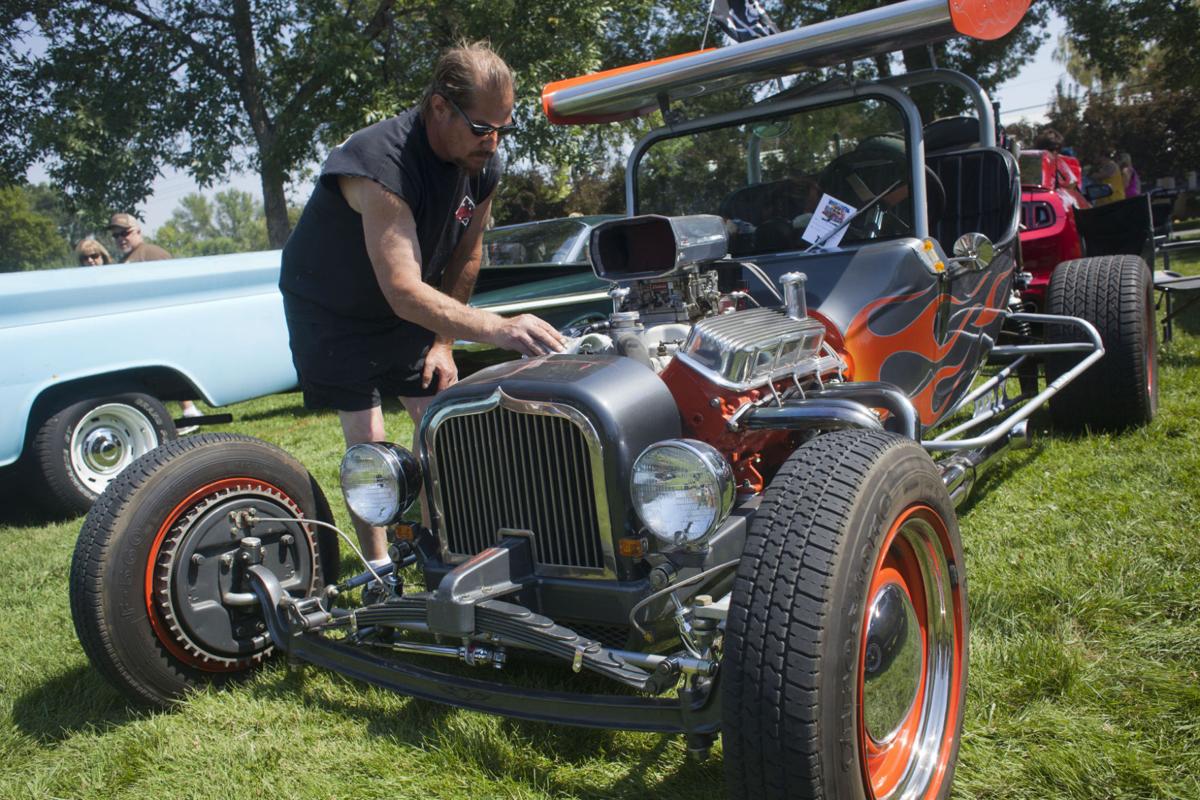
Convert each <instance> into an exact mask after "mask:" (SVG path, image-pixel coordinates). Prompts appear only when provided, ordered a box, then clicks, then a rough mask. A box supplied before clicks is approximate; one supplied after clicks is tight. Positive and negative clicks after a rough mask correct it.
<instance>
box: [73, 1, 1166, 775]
mask: <svg viewBox="0 0 1200 800" xmlns="http://www.w3.org/2000/svg"><path fill="white" fill-rule="evenodd" d="M1026 7H1027V3H1026V2H1012V3H1004V2H999V3H997V2H986V3H985V2H979V3H974V2H967V1H966V0H952V1H951V2H947V0H907V1H906V2H900V3H895V4H892V5H888V6H884V7H882V8H878V9H874V10H871V11H866V12H862V13H860V14H855V15H853V16H850V17H846V18H842V19H837V20H833V21H831V22H827V23H822V24H820V25H814V26H810V27H806V28H800V29H796V30H793V31H788V32H785V33H781V34H777V35H775V36H771V37H768V38H765V39H760V40H756V41H752V42H747V43H743V44H739V45H736V46H731V47H727V48H722V49H717V50H708V51H702V52H699V53H694V54H689V55H686V56H681V57H677V58H674V59H669V60H663V61H658V62H651V63H649V64H646V65H642V66H638V67H634V68H627V69H624V70H619V71H616V72H611V73H599V74H596V75H590V76H586V77H583V78H578V79H574V80H570V81H563V82H560V83H555V84H551V85H550V86H548V87H546V89H545V91H544V93H543V102H544V106H545V109H546V111H547V113H548V114H549V116H550V118H551V119H552V120H554V121H556V122H560V123H567V124H570V123H578V122H599V121H604V120H610V119H616V118H620V117H623V116H629V115H632V114H638V113H644V112H646V111H648V110H652V109H655V108H661V109H662V110H663V111H664V112H666V113H665V114H664V116H665V118H666V120H667V122H666V125H665V126H664V127H662V128H660V129H658V130H655V131H654V132H652V133H650V134H648V135H647V136H646V137H645V138H643V139H642V140H641V141H640V142H639V143H638V144H637V145H636V146H635V148H634V150H633V153H632V155H631V157H630V160H629V169H628V171H627V174H628V176H629V177H628V184H627V200H628V209H629V212H630V214H631V216H629V217H628V218H622V219H617V220H611V221H608V222H605V223H603V224H601V225H599V226H598V227H597V228H596V229H595V230H594V231H592V234H591V248H590V257H591V262H592V266H593V269H594V271H595V273H596V276H597V277H599V278H601V279H604V280H607V281H611V282H613V283H615V284H616V287H615V288H614V289H613V290H612V292H611V299H612V312H611V313H610V314H609V315H608V318H607V319H605V320H603V321H602V322H598V323H596V324H594V325H591V326H589V327H588V328H585V329H583V330H581V331H580V335H579V336H578V337H576V338H574V339H573V340H572V342H571V346H570V348H569V352H566V353H563V354H557V355H551V356H546V357H542V358H536V359H528V360H522V361H515V362H509V363H506V364H500V365H496V366H494V367H491V368H489V369H486V370H484V371H482V372H479V373H477V374H475V375H473V376H471V377H470V378H469V379H467V380H464V381H462V382H461V383H460V384H458V385H457V386H454V387H453V388H451V389H449V390H447V391H446V392H444V393H442V394H441V395H439V396H438V397H437V399H436V400H435V401H434V402H433V404H432V405H431V407H430V409H429V411H428V413H427V414H426V416H425V417H424V419H423V421H422V422H421V424H420V426H419V430H418V442H419V444H418V447H417V451H416V452H415V453H414V452H410V451H408V450H406V449H405V448H402V447H400V446H397V445H394V444H390V443H384V442H380V443H375V444H367V445H358V446H355V447H353V448H351V449H350V450H349V451H348V452H347V453H346V456H345V458H344V460H343V462H342V465H341V483H342V489H343V493H344V495H345V499H346V501H347V504H348V505H349V507H350V508H351V510H352V512H353V513H354V514H355V515H357V516H358V517H360V518H361V519H363V520H365V521H368V522H370V523H372V524H378V525H391V526H393V532H394V541H393V545H392V547H391V551H390V552H391V556H392V562H393V563H392V565H391V567H390V568H388V569H386V570H374V571H371V570H368V571H367V572H364V573H362V574H359V575H354V576H353V577H350V578H348V579H345V580H341V581H340V582H339V576H338V574H337V564H338V562H337V557H336V538H335V537H336V536H337V533H338V532H337V531H336V529H335V528H334V527H333V525H332V521H331V516H330V512H329V507H328V505H327V503H326V500H325V498H324V497H323V495H322V493H321V491H320V489H319V487H318V486H317V484H316V483H315V481H314V480H313V478H312V477H311V476H310V474H309V473H308V471H307V470H306V469H305V467H304V466H302V465H301V464H300V463H298V462H297V461H296V460H295V459H294V458H292V457H291V456H289V455H287V454H285V453H283V452H281V451H280V450H278V449H277V448H275V447H274V446H272V445H269V444H267V443H265V442H261V441H257V440H254V439H250V438H246V437H238V436H229V435H222V434H210V435H204V436H197V437H190V438H188V439H187V440H184V441H179V442H175V443H171V444H168V445H166V446H165V447H163V448H160V449H158V450H155V451H153V452H151V453H149V454H147V455H146V456H145V457H143V458H142V459H141V460H139V461H138V462H136V463H135V464H134V465H133V466H132V467H131V468H130V469H129V470H127V471H126V472H125V473H123V474H122V475H121V477H120V478H119V479H118V480H117V481H115V482H114V483H113V484H112V485H111V486H110V487H109V489H108V490H107V491H106V492H105V493H104V495H103V496H102V497H101V498H100V500H99V502H98V503H97V504H96V505H95V507H94V508H93V509H92V512H91V514H90V515H89V516H88V519H87V521H86V523H85V524H84V526H83V530H82V531H81V534H80V537H79V541H78V545H77V548H76V551H75V556H74V560H73V563H72V569H71V579H70V580H71V607H72V613H73V617H74V621H75V626H76V630H77V632H78V635H79V638H80V641H81V643H82V644H83V647H84V649H85V651H86V652H87V654H88V655H89V657H90V659H91V661H92V662H93V664H94V665H95V666H96V668H97V669H99V670H100V671H101V672H103V674H104V675H105V676H106V677H107V678H109V679H110V680H111V681H112V683H113V684H114V685H116V686H117V687H119V688H120V689H121V690H122V691H124V692H125V693H126V694H127V695H129V696H130V697H132V698H136V699H138V700H142V701H146V702H149V703H155V704H167V703H170V702H172V701H174V700H177V699H178V698H181V697H183V696H185V695H186V693H187V692H188V691H189V690H190V689H192V688H194V687H197V686H201V685H207V684H214V683H216V684H219V683H222V682H224V681H227V680H229V679H231V678H234V677H236V676H238V675H240V674H243V673H246V672H247V671H249V670H251V669H253V668H254V667H255V666H256V665H258V664H259V663H261V662H262V661H263V660H264V659H265V658H267V657H268V656H269V655H270V654H271V653H272V652H283V653H286V654H287V657H288V658H289V659H290V660H293V661H297V662H305V663H311V664H316V665H321V666H325V667H328V668H331V669H334V670H337V671H338V672H340V673H343V674H346V675H349V676H353V677H355V678H358V679H360V680H363V681H367V682H369V683H373V684H376V685H378V686H383V687H388V688H391V689H394V690H396V691H399V692H403V693H406V694H409V695H412V696H414V697H418V698H425V699H429V700H435V701H439V702H442V703H448V704H451V705H455V706H460V707H464V708H471V709H478V710H484V711H490V712H494V713H498V714H505V715H509V716H512V717H517V718H522V719H528V720H540V721H546V722H555V723H565V724H570V725H582V726H597V727H611V728H626V729H632V730H641V731H660V732H667V733H680V734H684V735H685V736H686V740H687V744H688V747H689V750H690V751H691V752H693V753H694V754H696V755H697V756H702V755H703V754H705V753H707V752H708V751H709V749H710V747H711V746H712V745H713V743H714V742H715V740H716V737H717V736H718V735H720V737H721V739H722V749H723V756H724V765H725V774H726V784H727V790H728V793H729V795H730V796H733V797H754V798H782V797H824V798H885V797H887V798H901V797H903V798H918V797H919V798H933V797H938V798H942V797H946V796H947V795H948V794H949V792H950V786H951V781H952V776H953V772H954V768H955V763H956V757H957V753H958V749H959V741H960V737H961V731H962V723H963V707H964V701H965V697H966V685H967V651H968V625H969V622H968V610H967V564H966V563H965V562H964V559H963V549H962V544H961V540H960V535H959V527H958V522H957V520H956V517H955V507H956V505H957V504H959V503H961V502H962V500H963V499H964V498H965V497H967V496H968V494H969V493H970V491H971V489H972V487H973V486H974V484H975V481H976V479H977V477H978V476H979V474H980V471H981V470H983V469H984V468H985V467H986V465H988V464H989V463H990V462H991V461H992V460H993V459H994V458H996V457H997V456H998V455H999V454H1001V453H1002V452H1003V451H1005V450H1006V449H1007V448H1009V447H1012V446H1020V445H1022V444H1024V443H1026V442H1027V441H1028V436H1029V427H1028V425H1027V421H1028V418H1029V417H1030V415H1031V414H1033V413H1034V412H1035V411H1036V410H1037V409H1038V408H1039V407H1041V406H1043V405H1044V404H1046V403H1047V402H1048V403H1050V404H1051V406H1052V408H1055V409H1057V411H1058V413H1057V414H1056V419H1060V420H1061V421H1062V422H1063V423H1064V424H1068V425H1071V426H1089V427H1123V426H1128V425H1137V424H1141V423H1144V422H1146V421H1148V420H1149V419H1150V418H1151V417H1152V416H1153V414H1154V409H1155V380H1154V364H1155V361H1154V359H1155V353H1154V350H1153V347H1152V341H1153V340H1152V338H1149V337H1148V334H1149V332H1150V331H1151V330H1152V328H1153V307H1152V305H1151V304H1150V287H1149V275H1148V274H1147V271H1146V269H1145V266H1144V265H1142V264H1140V262H1138V263H1135V262H1133V261H1126V260H1119V261H1114V260H1106V259H1101V260H1097V261H1088V260H1082V261H1075V262H1071V263H1068V264H1066V265H1064V266H1062V267H1059V269H1058V270H1057V271H1056V273H1055V276H1054V279H1053V280H1052V281H1051V284H1050V286H1049V288H1048V290H1047V292H1048V295H1049V306H1050V307H1051V308H1052V309H1054V310H1055V313H1039V314H1034V313H1025V312H1022V311H1020V310H1018V309H1019V307H1020V299H1019V297H1018V296H1017V294H1016V292H1015V286H1014V282H1015V276H1016V273H1017V248H1018V240H1017V231H1018V224H1019V222H1020V199H1021V198H1020V186H1019V179H1018V174H1017V169H1016V164H1015V162H1014V160H1013V158H1012V156H1011V155H1010V154H1009V153H1008V152H1007V151H1005V150H1003V149H1000V148H997V147H996V146H995V125H994V120H993V116H992V111H991V105H990V103H989V102H988V99H987V97H986V95H985V93H984V92H983V91H982V89H981V88H980V87H979V86H978V85H977V84H976V83H975V82H974V81H973V80H971V79H970V78H968V77H966V76H964V75H961V74H959V73H956V72H952V71H949V70H943V69H933V70H928V71H924V72H918V73H909V74H905V75H900V76H897V77H891V78H885V79H881V80H874V81H856V80H850V79H841V78H836V77H835V78H834V79H832V80H826V81H823V82H821V83H816V84H813V83H804V82H799V81H797V82H795V83H793V84H792V85H788V83H787V81H777V80H776V78H778V77H779V76H786V75H792V74H794V73H797V72H798V71H800V70H802V69H805V68H812V67H823V66H827V65H830V64H840V63H843V62H846V61H849V60H850V59H852V58H855V57H861V56H867V55H872V54H876V53H881V52H886V51H889V50H892V49H895V48H896V47H898V46H901V45H904V46H911V45H913V44H914V43H921V42H929V41H936V40H939V39H943V38H946V37H948V36H951V35H955V34H956V33H962V34H967V35H973V36H980V37H995V36H999V35H1001V34H1003V33H1004V32H1006V31H1007V30H1009V29H1011V28H1012V26H1013V25H1015V24H1016V22H1017V21H1018V20H1019V18H1020V17H1021V15H1022V14H1023V13H1024V11H1025V9H1026ZM763 79H766V80H767V83H765V84H762V83H760V84H758V85H757V88H754V89H752V90H749V91H751V92H752V94H751V95H749V101H748V102H747V103H746V104H744V105H743V106H741V107H739V108H737V109H736V110H733V111H724V112H717V113H713V114H709V115H707V116H698V117H692V118H687V117H686V116H685V113H686V112H684V111H683V110H682V109H681V106H680V105H679V103H678V102H677V101H678V100H679V99H680V98H689V99H690V101H694V102H698V103H699V104H701V105H702V104H703V102H702V101H703V100H704V99H705V98H708V97H710V95H711V93H712V92H715V91H717V90H722V89H727V90H731V91H738V90H739V87H744V85H745V84H747V83H748V82H751V81H761V80H763ZM929 83H941V84H945V85H948V86H951V87H957V88H958V89H960V90H963V91H965V92H966V94H967V96H968V97H969V98H970V103H971V105H972V106H973V107H974V112H975V116H973V117H969V118H965V119H966V120H967V121H968V122H967V124H965V125H963V124H959V125H957V129H958V130H960V131H961V130H963V129H966V130H968V131H969V132H970V136H971V138H970V140H969V141H959V142H957V143H948V142H946V141H944V140H943V141H942V142H941V145H940V146H939V148H937V149H936V151H935V150H934V149H933V148H930V149H929V150H928V151H927V149H926V141H925V129H924V126H923V124H922V118H921V116H920V112H919V110H918V108H917V107H916V105H915V104H914V102H913V100H912V99H911V97H910V95H909V94H908V92H907V89H909V88H911V87H913V86H917V85H926V84H929ZM689 107H691V106H690V105H689V106H684V107H683V108H689ZM681 112H682V113H681ZM800 270H803V272H801V271H800ZM1097 372H1099V373H1100V374H1101V375H1102V378H1101V379H1093V378H1092V375H1093V373H1097ZM1089 380H1092V381H1093V383H1092V384H1090V385H1089V388H1087V389H1085V390H1084V391H1071V390H1072V389H1076V388H1077V387H1078V385H1079V384H1081V383H1083V382H1085V381H1089ZM1097 387H1102V391H1097ZM422 491H423V493H424V498H425V508H426V509H427V511H428V514H429V526H428V527H426V526H425V525H423V524H417V523H412V522H406V521H404V520H403V519H402V515H403V513H404V511H405V509H406V508H408V507H409V506H410V504H411V503H413V501H414V500H415V499H416V498H417V496H418V494H419V493H421V492H422ZM347 541H349V540H347ZM368 583H372V584H373V585H374V586H376V587H378V586H382V587H384V592H383V597H382V599H380V598H379V596H378V593H377V592H372V594H374V595H376V598H375V599H374V600H373V601H372V602H370V603H368V604H361V603H356V602H354V600H353V598H351V599H347V593H349V592H351V591H352V590H353V589H355V588H356V587H359V586H363V585H364V584H368ZM414 584H415V585H414ZM521 657H536V658H538V659H540V660H542V661H549V662H550V663H551V665H557V669H560V670H563V671H564V672H565V670H567V669H570V670H573V671H574V672H586V673H590V674H591V675H592V676H594V677H593V678H592V679H591V680H587V681H584V683H583V685H584V686H586V687H587V690H586V691H577V692H570V691H558V690H556V691H550V690H547V689H545V688H543V687H540V686H537V685H529V683H528V682H527V681H522V680H521V679H522V678H528V675H527V674H522V675H516V676H514V675H510V674H509V672H506V671H505V669H504V668H505V666H506V665H507V664H508V663H509V662H510V661H511V660H516V659H518V658H521ZM438 658H441V659H444V660H445V662H461V663H460V664H459V665H455V666H454V667H453V668H450V664H449V663H447V664H446V668H437V667H435V666H433V665H434V664H435V663H436V659H438ZM461 664H466V665H471V666H474V667H477V668H479V669H480V670H484V671H486V673H487V675H486V677H475V676H472V675H468V674H464V673H465V672H467V671H468V670H467V669H466V668H464V667H462V666H461ZM550 668H555V667H554V666H551V667H550ZM567 674H569V673H567ZM595 676H598V677H595ZM581 678H582V676H581ZM601 681H607V684H608V685H610V686H611V687H612V688H611V689H609V690H607V691H597V690H596V686H597V683H598V682H601Z"/></svg>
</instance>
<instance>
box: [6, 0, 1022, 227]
mask: <svg viewBox="0 0 1200 800" xmlns="http://www.w3.org/2000/svg"><path fill="white" fill-rule="evenodd" d="M880 4H881V3H880V2H878V0H848V2H841V3H833V2H824V3H821V2H818V3H801V2H799V1H798V0H782V2H776V3H769V4H768V6H769V10H770V11H771V12H772V14H773V16H774V17H775V18H776V19H777V20H778V21H779V22H780V23H781V25H782V26H784V27H793V26H796V25H800V24H806V23H811V22H817V21H820V20H824V19H829V18H831V17H834V16H841V15H844V14H846V13H849V12H852V11H856V10H862V9H864V8H868V7H873V6H876V5H880ZM1039 9H1041V5H1040V4H1035V7H1034V9H1033V10H1032V11H1031V12H1030V15H1029V18H1028V19H1027V21H1026V22H1025V23H1023V24H1022V26H1021V27H1020V28H1019V29H1018V31H1017V32H1015V33H1014V34H1011V35H1010V36H1009V37H1007V38H1006V39H1004V40H1001V41H999V42H994V43H978V42H962V41H959V42H953V43H950V44H948V45H944V46H941V47H940V48H939V61H940V63H943V64H947V65H950V66H957V67H960V68H963V69H965V70H966V71H968V72H971V73H973V74H975V75H977V76H978V77H979V78H980V80H981V82H982V83H983V84H984V86H985V87H989V88H990V87H991V86H994V85H995V84H996V83H998V82H1000V81H1002V80H1004V79H1006V78H1007V77H1009V76H1011V75H1012V74H1013V73H1014V72H1015V70H1016V69H1017V68H1018V67H1019V65H1020V64H1021V63H1023V61H1024V60H1025V59H1026V58H1027V57H1028V55H1029V54H1030V53H1031V52H1032V50H1033V48H1034V47H1035V46H1036V44H1037V41H1038V36H1039V30H1040V27H1041V24H1042V22H1043V21H1044V11H1042V10H1039ZM706 12H707V4H706V3H703V2H696V0H624V1H623V2H620V3H618V2H615V1H610V2H594V0H593V1H590V2H589V1H586V0H460V1H459V2H454V3H444V2H434V0H228V2H226V1H225V0H170V1H169V2H157V1H154V0H14V2H11V3H8V4H6V5H5V7H4V10H2V11H0V89H3V90H4V92H5V95H6V98H7V100H8V102H7V104H0V151H2V152H0V177H2V176H4V175H6V176H7V177H8V179H9V180H17V179H19V178H20V177H21V176H22V175H23V173H24V170H25V169H26V167H27V166H28V165H29V164H31V163H34V162H36V161H45V162H46V163H47V165H48V170H49V173H50V175H51V177H52V178H53V180H54V181H55V183H56V184H57V185H59V186H61V187H62V188H63V189H64V191H65V192H66V193H67V195H68V197H69V198H70V201H71V203H72V204H73V206H74V207H76V208H79V209H82V210H83V211H84V214H85V216H88V217H95V216H98V215H100V214H101V213H103V212H106V211H111V210H113V209H122V210H128V209H133V208H135V207H136V206H137V205H139V204H140V203H141V202H142V201H144V199H145V198H146V197H147V196H148V194H149V192H150V186H151V183H152V181H153V180H154V178H155V177H156V176H157V175H158V174H159V171H160V170H161V169H162V168H163V167H165V166H171V167H175V168H178V169H181V170H184V171H186V172H187V173H188V174H189V175H191V176H192V177H193V178H194V179H195V180H196V181H197V182H198V183H200V184H201V185H202V186H206V185H210V184H212V183H214V182H216V181H219V180H221V179H223V178H224V177H225V176H226V175H227V174H228V173H229V172H230V171H236V170H243V169H253V170H255V171H257V172H258V174H259V175H260V177H261V182H262V190H263V198H264V203H265V209H266V218H267V231H268V241H269V242H270V244H272V245H273V246H279V245H281V244H282V242H283V241H284V239H285V238H286V236H287V233H288V231H289V225H288V221H287V209H286V195H285V190H286V187H287V186H288V185H289V184H294V183H295V182H296V181H298V180H302V179H308V178H309V177H310V175H309V172H310V171H311V168H312V166H313V165H314V164H315V163H317V162H318V161H319V159H320V158H321V157H322V156H323V154H324V153H325V151H326V150H327V148H328V147H330V146H332V145H334V144H336V143H337V142H340V141H341V140H343V139H344V138H345V137H346V136H347V135H348V134H350V133H351V132H353V131H354V130H356V129H358V128H361V127H363V126H364V125H366V124H369V123H371V122H375V121H378V120H380V119H383V118H385V117H387V116H390V115H392V114H394V113H396V112H398V111H400V110H402V109H404V108H406V107H408V106H410V105H412V104H413V103H415V102H416V101H417V99H418V98H419V96H420V94H421V91H422V89H423V87H424V85H425V84H426V82H427V81H428V77H429V74H430V72H431V69H432V66H433V63H434V61H435V59H436V57H437V55H438V53H439V52H440V51H441V50H443V49H445V48H446V47H448V46H450V45H452V44H454V43H455V42H457V41H458V40H460V39H463V38H467V39H477V38H488V39H490V40H491V41H492V43H493V44H494V46H495V47H496V48H497V50H498V51H499V52H500V53H501V55H502V56H504V58H505V59H506V60H507V61H508V62H509V64H510V65H511V66H512V67H513V70H514V73H515V75H516V78H517V88H518V93H517V107H516V109H515V111H514V116H515V117H516V119H517V121H518V122H519V123H520V124H521V126H522V130H521V134H520V135H519V136H516V137H513V138H512V139H511V141H509V142H507V143H506V144H505V150H506V155H507V157H508V161H509V163H510V164H514V165H518V166H520V168H522V169H524V168H526V166H527V165H543V166H542V173H543V176H544V177H546V178H547V179H548V182H547V186H548V187H557V186H559V185H560V184H561V181H562V180H563V178H562V177H561V176H563V175H566V179H568V180H572V181H579V180H586V179H593V180H601V181H602V180H605V179H607V178H608V177H609V176H610V175H611V174H612V173H613V170H614V169H615V168H616V167H617V165H618V164H620V163H621V159H620V156H619V153H620V151H621V150H622V149H624V148H627V147H628V146H629V145H630V143H631V142H632V141H633V140H634V139H635V138H636V137H637V136H638V135H639V134H640V133H641V132H643V131H644V130H645V129H646V126H647V123H646V122H645V121H632V122H629V123H624V124H613V125H602V126H585V127H577V126H567V127H555V126H552V125H550V124H549V123H548V122H547V121H546V119H545V117H544V115H543V114H542V113H541V110H540V105H541V104H540V92H541V88H542V87H543V86H544V85H545V84H546V83H547V82H549V81H552V80H556V79H560V78H563V77H568V76H574V75H580V74H584V73H588V72H592V71H596V70H600V69H606V68H610V67H615V66H622V65H625V64H630V63H635V62H638V61H644V60H647V59H650V58H660V57H663V56H666V55H672V54H676V53H682V52H687V51H690V50H695V49H697V48H698V47H700V45H701V42H702V40H704V39H705V15H706ZM720 37H721V34H719V33H718V32H717V30H716V29H715V28H713V29H711V30H709V31H708V34H707V44H708V45H709V46H712V45H714V44H716V43H718V40H719V38H720ZM721 43H722V44H724V43H727V42H721ZM922 52H923V51H922ZM876 66H877V69H878V70H884V71H886V70H887V69H890V63H889V62H888V60H887V59H877V60H876ZM730 98H731V100H732V102H740V99H741V98H740V97H738V96H736V95H733V94H731V95H730Z"/></svg>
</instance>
